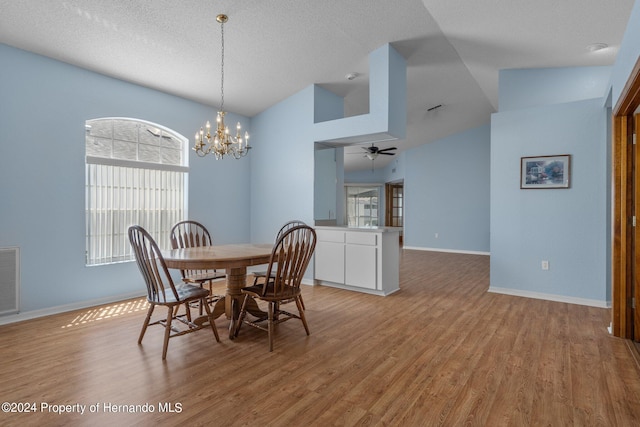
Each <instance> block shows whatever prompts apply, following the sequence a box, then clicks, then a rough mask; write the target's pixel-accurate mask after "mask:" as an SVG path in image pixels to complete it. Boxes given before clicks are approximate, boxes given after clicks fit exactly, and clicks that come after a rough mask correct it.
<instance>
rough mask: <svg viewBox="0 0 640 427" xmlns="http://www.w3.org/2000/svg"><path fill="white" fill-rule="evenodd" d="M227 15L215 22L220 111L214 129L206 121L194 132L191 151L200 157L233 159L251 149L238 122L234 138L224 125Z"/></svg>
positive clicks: (247, 138)
mask: <svg viewBox="0 0 640 427" xmlns="http://www.w3.org/2000/svg"><path fill="white" fill-rule="evenodd" d="M227 19H228V17H227V15H224V14H220V15H218V16H216V21H218V22H219V23H220V34H221V44H222V55H221V60H220V110H219V111H218V115H217V117H216V122H215V125H214V127H212V126H211V122H209V121H207V123H206V125H205V126H204V127H201V128H200V131H198V132H196V135H195V144H194V146H193V151H195V152H196V154H197V155H198V156H200V157H204V156H206V155H207V154H213V156H214V157H215V158H216V159H222V158H224V157H225V156H231V157H233V158H235V159H239V158H241V157H244V156H246V155H247V154H248V153H249V150H250V149H251V146H250V145H249V133H248V132H245V133H244V137H243V135H242V134H241V132H240V131H241V128H242V126H240V122H238V124H237V125H236V133H235V136H233V135H232V134H231V132H229V128H228V127H227V125H225V123H224V117H225V115H226V112H225V111H224V23H225V22H227Z"/></svg>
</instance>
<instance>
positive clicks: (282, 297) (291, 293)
mask: <svg viewBox="0 0 640 427" xmlns="http://www.w3.org/2000/svg"><path fill="white" fill-rule="evenodd" d="M263 287H264V285H263V284H259V285H253V286H247V287H244V288H242V289H241V291H242V293H245V294H249V295H250V296H252V297H254V298H259V299H261V300H264V301H286V300H290V299H292V298H295V297H296V296H298V295H300V288H294V287H293V286H287V287H286V289H285V290H284V291H283V290H280V292H278V295H275V293H274V289H273V282H270V283H268V284H267V290H266V292H265V293H264V294H263V292H262V290H263Z"/></svg>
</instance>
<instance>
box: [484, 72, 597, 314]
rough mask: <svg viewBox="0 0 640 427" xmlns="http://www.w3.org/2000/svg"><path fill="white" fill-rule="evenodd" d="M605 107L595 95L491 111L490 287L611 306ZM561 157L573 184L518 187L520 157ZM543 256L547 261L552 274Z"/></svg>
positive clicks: (551, 85) (523, 89) (555, 88)
mask: <svg viewBox="0 0 640 427" xmlns="http://www.w3.org/2000/svg"><path fill="white" fill-rule="evenodd" d="M575 71H576V75H579V74H580V72H581V70H580V69H576V70H575ZM549 78H550V79H551V78H552V77H551V76H550V77H549ZM524 86H526V84H525V85H523V88H521V90H522V91H525V90H526V87H524ZM558 87H559V86H557V85H553V84H550V85H549V88H551V90H558ZM537 90H539V88H538V89H537ZM603 105H604V101H603V99H602V98H596V99H591V100H585V101H577V102H571V103H561V104H555V105H545V106H542V107H532V108H523V109H514V110H511V111H504V112H502V111H501V112H499V113H496V114H494V115H493V117H492V122H491V284H490V286H491V288H502V289H510V290H513V291H517V292H522V293H525V294H526V293H527V292H532V293H539V294H546V295H547V296H549V295H556V296H558V297H569V298H575V299H578V300H580V299H583V300H586V301H587V302H590V303H594V304H596V305H597V304H601V305H604V304H606V301H607V299H608V297H609V296H608V292H607V285H606V284H607V275H606V247H607V244H608V242H607V241H606V229H607V224H606V214H607V212H606V206H607V200H606V197H607V189H606V182H607V177H606V171H607V164H606V161H607V146H606V141H607V136H606V129H607V121H606V108H604V107H603ZM557 154H570V155H571V156H572V157H571V162H572V163H571V181H570V182H571V184H570V185H571V187H570V188H569V189H538V190H522V189H520V158H521V157H523V156H540V155H557ZM542 260H548V261H549V264H550V268H549V270H548V271H543V270H542V269H541V261H542Z"/></svg>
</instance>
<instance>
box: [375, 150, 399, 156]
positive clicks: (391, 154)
mask: <svg viewBox="0 0 640 427" xmlns="http://www.w3.org/2000/svg"><path fill="white" fill-rule="evenodd" d="M378 154H384V155H385V156H395V155H396V153H383V152H382V151H378Z"/></svg>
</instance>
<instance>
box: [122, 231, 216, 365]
mask: <svg viewBox="0 0 640 427" xmlns="http://www.w3.org/2000/svg"><path fill="white" fill-rule="evenodd" d="M129 242H130V243H131V247H132V248H133V252H134V254H135V258H136V262H137V264H138V267H139V268H140V273H142V277H143V278H144V281H145V284H146V286H147V302H148V303H149V310H148V311H147V317H146V318H145V320H144V323H143V325H142V330H141V331H140V337H139V338H138V344H142V339H143V338H144V334H145V332H146V331H147V327H148V326H149V325H161V326H164V328H165V329H164V344H163V347H162V360H165V359H166V357H167V348H168V346H169V339H170V338H174V337H176V336H179V335H184V334H187V333H190V332H195V331H197V330H200V329H202V328H205V327H207V326H206V322H207V321H208V322H209V325H211V330H212V331H213V335H214V336H215V337H216V341H218V342H220V337H219V335H218V330H217V328H216V325H215V323H214V321H213V317H212V316H211V310H210V308H209V305H208V304H206V303H205V300H206V298H207V297H208V296H209V290H208V289H204V288H202V287H200V286H195V285H190V284H186V283H181V284H179V285H175V284H174V283H173V279H172V278H171V274H170V273H169V270H168V268H167V265H166V264H165V261H164V258H163V257H162V253H161V252H160V249H159V248H158V245H157V244H156V242H155V240H154V239H153V237H151V235H150V234H149V233H148V232H147V231H146V230H145V229H144V228H142V227H140V226H139V225H134V226H131V227H129ZM193 301H199V302H200V305H201V306H204V308H205V310H206V313H207V315H206V317H200V318H198V319H195V320H192V318H191V310H190V308H189V304H190V303H191V302H193ZM157 305H159V306H165V307H167V309H168V312H167V317H166V319H159V320H157V321H155V322H152V323H150V320H151V315H152V314H153V310H154V309H155V308H156V306H157ZM180 305H184V306H185V307H186V310H185V314H183V315H180V316H178V315H177V310H174V309H175V308H176V307H179V306H180ZM174 320H177V321H180V322H181V323H182V324H183V325H185V328H183V329H178V328H177V326H176V325H175V324H174V323H173V321H174Z"/></svg>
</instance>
